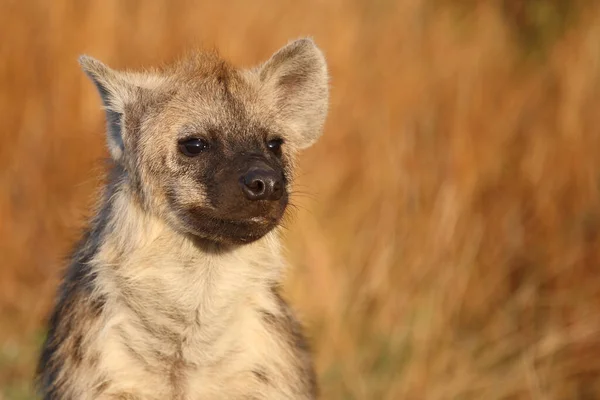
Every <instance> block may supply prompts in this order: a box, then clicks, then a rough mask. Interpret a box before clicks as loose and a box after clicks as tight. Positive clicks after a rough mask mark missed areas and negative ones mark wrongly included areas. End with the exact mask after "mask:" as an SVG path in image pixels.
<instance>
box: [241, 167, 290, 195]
mask: <svg viewBox="0 0 600 400" xmlns="http://www.w3.org/2000/svg"><path fill="white" fill-rule="evenodd" d="M240 186H241V188H242V192H243V193H244V195H245V196H246V198H247V199H248V200H252V201H256V200H270V201H277V200H280V199H281V196H282V195H283V176H282V174H281V173H278V172H277V171H275V170H273V169H272V168H269V167H268V166H267V165H261V166H254V167H251V168H250V169H249V170H248V171H247V172H246V173H245V174H243V175H242V176H241V178H240Z"/></svg>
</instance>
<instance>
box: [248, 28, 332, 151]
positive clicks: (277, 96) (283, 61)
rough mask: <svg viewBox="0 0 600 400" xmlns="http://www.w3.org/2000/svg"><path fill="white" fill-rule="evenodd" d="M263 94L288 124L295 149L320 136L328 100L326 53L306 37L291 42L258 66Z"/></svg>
mask: <svg viewBox="0 0 600 400" xmlns="http://www.w3.org/2000/svg"><path fill="white" fill-rule="evenodd" d="M258 73H259V79H260V81H261V84H262V90H263V91H264V95H265V97H267V98H268V99H270V101H271V102H272V103H274V106H275V109H276V110H277V112H278V114H279V115H280V117H281V118H282V120H283V122H284V123H285V124H286V125H287V126H288V127H289V130H290V134H291V135H293V136H294V137H293V138H292V140H293V141H294V142H295V143H294V144H295V146H296V147H297V148H298V149H304V148H307V147H309V146H311V145H312V144H313V143H314V142H315V141H316V140H317V139H318V138H319V137H320V136H321V133H322V130H323V124H324V123H325V118H326V116H327V108H328V103H329V76H328V72H327V63H326V62H325V57H324V56H323V53H322V52H321V50H319V48H318V47H317V46H316V45H315V43H314V42H313V41H312V40H311V39H308V38H304V39H298V40H295V41H293V42H290V43H289V44H287V45H286V46H284V47H282V48H281V49H280V50H278V51H277V52H276V53H275V54H273V56H271V58H270V59H269V60H268V61H266V62H265V63H264V64H263V65H261V66H260V67H259V69H258Z"/></svg>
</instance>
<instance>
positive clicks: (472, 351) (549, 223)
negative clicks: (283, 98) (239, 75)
mask: <svg viewBox="0 0 600 400" xmlns="http://www.w3.org/2000/svg"><path fill="white" fill-rule="evenodd" d="M458 3H460V4H461V5H460V7H458V6H456V5H457V4H458ZM563 3H564V4H566V3H565V2H560V1H555V0H535V1H534V0H531V1H530V2H522V1H487V2H483V1H470V2H468V3H467V6H465V2H459V1H455V2H453V1H448V0H446V1H442V0H437V1H433V0H430V1H426V0H397V1H392V0H387V1H386V0H378V1H373V2H367V1H363V2H361V1H353V0H348V1H341V0H331V1H328V2H325V1H318V0H311V1H305V2H289V1H280V2H266V1H263V0H259V1H253V2H245V1H241V0H240V1H224V2H219V3H217V2H210V3H209V2H206V3H205V4H201V3H200V2H192V1H172V0H171V1H167V0H155V1H152V2H149V1H147V2H141V1H135V0H128V1H118V0H105V1H102V2H100V1H97V2H88V1H76V0H70V1H56V2H48V1H41V0H29V1H10V0H4V1H2V2H0V37H1V38H2V44H1V45H0V59H1V60H2V62H1V64H0V116H1V119H2V129H1V130H0V135H1V136H0V143H1V145H0V187H1V188H2V191H1V192H0V258H1V260H2V264H1V267H0V326H1V329H0V399H2V398H7V399H20V398H23V399H25V398H31V394H30V389H29V378H30V375H31V373H32V370H33V365H34V361H35V356H36V354H35V352H36V349H37V346H38V345H39V340H40V337H41V336H43V323H44V319H45V318H46V316H47V313H48V311H49V308H50V307H51V304H52V298H53V295H54V291H55V289H56V284H57V282H58V279H59V277H60V268H61V267H62V265H63V263H62V257H64V256H65V255H66V254H67V252H68V249H69V247H70V246H71V244H72V242H73V241H74V240H75V238H76V236H77V234H78V232H79V228H80V227H81V226H82V223H83V222H84V217H85V216H86V215H87V213H88V209H89V205H90V204H91V201H92V200H93V194H94V191H95V189H97V187H98V182H99V177H100V176H101V172H102V170H103V163H102V161H101V160H102V158H103V157H105V156H106V151H105V149H104V138H103V133H102V130H103V115H102V112H101V110H100V102H99V99H98V98H97V95H96V93H95V91H94V88H93V87H92V85H91V84H90V83H89V82H88V81H87V80H86V78H85V77H84V75H83V74H82V73H81V72H80V71H79V68H78V65H77V62H76V57H77V55H79V54H80V53H84V52H85V53H89V54H91V55H93V56H96V57H98V58H100V59H102V60H104V61H106V62H108V63H109V64H111V65H113V66H116V67H138V66H142V65H149V64H153V63H157V62H162V61H165V60H169V59H171V58H172V57H174V56H176V55H178V54H179V53H180V52H181V51H184V50H185V49H187V48H188V47H189V46H198V45H205V46H209V47H212V46H215V47H217V48H219V49H220V51H221V53H222V54H223V55H225V56H226V57H227V58H229V59H230V60H231V61H233V62H235V63H241V64H243V65H251V64H253V63H256V62H258V61H260V60H262V59H263V58H265V57H267V56H268V55H269V54H270V53H271V52H272V51H274V50H275V49H277V48H278V47H279V46H281V45H282V44H284V43H285V42H286V41H287V40H289V39H291V38H295V37H297V36H300V35H312V36H314V38H315V39H316V41H317V43H318V44H319V45H320V46H321V47H322V48H323V49H324V51H325V53H326V55H327V57H328V59H329V63H330V68H331V74H332V104H331V113H330V117H329V119H328V122H327V126H326V132H325V135H324V137H323V139H322V141H320V142H319V143H318V144H317V145H316V146H315V147H314V148H312V149H311V150H309V151H308V152H307V153H305V154H304V155H303V156H302V161H301V165H302V173H301V175H300V192H301V193H298V194H297V196H296V198H295V202H296V204H297V205H298V210H297V212H296V213H295V218H294V220H293V221H294V222H293V224H291V226H290V229H289V231H288V232H287V243H288V253H289V259H290V261H291V264H292V267H293V268H292V269H291V270H290V274H289V279H288V284H287V289H288V296H289V297H290V298H291V299H292V301H293V303H294V305H295V306H296V308H298V309H299V310H300V312H301V315H302V316H303V318H304V320H305V322H306V323H307V326H308V330H309V333H310V336H311V340H312V342H313V345H314V349H315V351H316V359H317V365H318V370H319V375H320V382H321V385H322V391H323V398H327V399H432V400H435V399H530V398H531V399H595V398H600V190H599V184H600V157H598V156H597V153H598V152H599V151H600V131H599V130H598V127H599V126H600V46H599V45H598V43H599V42H600V12H599V10H598V9H596V8H591V7H589V6H588V7H584V5H585V4H586V3H585V2H577V4H579V6H578V10H577V13H576V16H572V15H571V14H569V18H565V19H561V18H562V17H561V15H563V14H561V13H563V12H564V10H561V9H560V7H559V5H560V4H563ZM500 5H502V6H500ZM532 5H534V6H535V7H534V6H532ZM530 39H531V40H530ZM534 50H535V53H534V54H535V57H533V58H532V57H525V55H526V54H531V52H532V51H534ZM1 388H4V389H1Z"/></svg>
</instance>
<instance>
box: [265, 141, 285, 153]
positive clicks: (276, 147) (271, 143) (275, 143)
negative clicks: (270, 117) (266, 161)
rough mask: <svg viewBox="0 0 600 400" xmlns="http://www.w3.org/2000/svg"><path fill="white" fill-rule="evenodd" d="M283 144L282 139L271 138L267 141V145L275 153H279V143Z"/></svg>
mask: <svg viewBox="0 0 600 400" xmlns="http://www.w3.org/2000/svg"><path fill="white" fill-rule="evenodd" d="M282 144H283V139H280V138H277V139H271V140H269V141H268V142H267V147H268V148H269V150H271V151H272V152H273V153H275V154H279V153H281V145H282Z"/></svg>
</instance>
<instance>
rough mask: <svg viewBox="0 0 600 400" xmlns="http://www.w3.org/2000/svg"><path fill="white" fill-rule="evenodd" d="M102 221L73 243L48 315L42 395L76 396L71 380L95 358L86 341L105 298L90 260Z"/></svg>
mask: <svg viewBox="0 0 600 400" xmlns="http://www.w3.org/2000/svg"><path fill="white" fill-rule="evenodd" d="M102 214H103V213H101V214H100V215H101V216H102ZM102 225H103V221H96V223H94V224H93V228H91V229H89V230H88V231H87V232H86V233H85V234H84V235H83V238H82V240H81V241H80V242H79V244H78V245H77V246H76V248H75V251H74V253H73V256H72V257H71V263H70V265H69V267H68V268H67V270H66V274H65V276H64V279H63V282H62V284H61V287H60V289H59V292H58V297H57V300H56V304H55V306H54V309H53V311H52V314H51V316H50V321H49V323H48V332H47V336H46V340H45V343H44V345H43V347H42V353H41V355H40V358H39V362H38V366H37V371H36V372H37V384H38V387H39V390H40V391H41V393H43V394H44V398H45V399H70V398H74V397H77V394H76V393H73V392H72V389H73V388H76V387H77V384H75V382H74V381H76V380H77V377H78V376H79V375H80V374H81V371H86V370H88V371H90V370H93V369H94V363H97V362H98V358H99V357H98V355H94V354H90V352H91V346H89V344H90V342H91V337H92V336H93V335H94V333H95V332H97V331H98V330H99V327H100V322H101V318H102V314H103V312H104V309H105V303H106V298H105V296H104V295H102V294H100V291H99V290H98V288H97V287H96V285H97V283H96V272H95V271H94V269H93V267H92V266H91V263H90V261H91V260H92V259H93V257H94V255H95V254H96V253H97V251H98V248H99V246H100V240H101V232H102V230H103V226H102ZM101 384H102V382H97V385H101ZM86 386H87V385H86ZM67 388H70V389H67ZM88 388H89V386H88ZM82 389H83V388H82Z"/></svg>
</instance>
